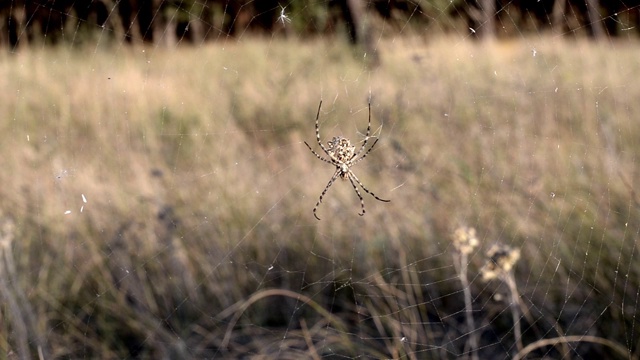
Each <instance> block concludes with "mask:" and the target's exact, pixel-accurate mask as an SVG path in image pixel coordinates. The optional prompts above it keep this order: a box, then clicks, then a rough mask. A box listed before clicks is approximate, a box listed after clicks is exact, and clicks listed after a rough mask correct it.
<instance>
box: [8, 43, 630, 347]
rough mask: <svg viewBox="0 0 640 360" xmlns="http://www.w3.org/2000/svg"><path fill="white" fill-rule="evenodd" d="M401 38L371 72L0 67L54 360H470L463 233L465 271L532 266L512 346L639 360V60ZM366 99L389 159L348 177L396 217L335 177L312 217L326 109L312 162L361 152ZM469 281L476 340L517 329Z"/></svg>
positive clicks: (16, 200) (23, 231) (569, 49)
mask: <svg viewBox="0 0 640 360" xmlns="http://www.w3.org/2000/svg"><path fill="white" fill-rule="evenodd" d="M394 40H395V41H391V40H380V41H379V42H378V44H377V46H378V48H379V50H380V54H381V59H382V65H381V66H380V67H377V68H370V67H369V65H368V64H367V62H366V59H364V58H363V56H362V54H359V53H358V52H357V51H352V50H351V49H349V48H348V47H346V45H345V44H343V43H341V42H339V41H335V40H331V41H330V40H326V41H324V40H310V41H305V42H298V41H285V40H264V39H262V40H258V39H250V38H244V39H242V41H239V42H237V43H226V44H224V45H223V44H222V43H215V44H210V45H207V46H205V47H198V48H191V47H184V48H178V49H162V48H127V47H114V48H109V49H98V50H97V52H94V51H93V49H91V50H89V49H74V50H73V51H69V50H67V49H64V48H57V49H40V50H38V49H23V50H22V51H20V52H19V53H17V54H13V55H9V54H3V55H2V58H1V59H0V88H2V89H4V94H3V100H2V103H1V104H0V116H1V117H0V118H1V119H2V122H1V124H2V126H1V131H0V144H1V145H0V146H2V153H3V154H5V156H4V159H3V171H2V172H1V173H0V181H1V182H2V184H3V186H2V188H0V199H1V200H0V203H1V204H2V216H3V217H4V218H10V219H12V220H13V221H15V224H16V230H15V240H14V241H13V242H12V244H11V252H12V254H13V256H14V257H15V259H16V263H17V264H16V266H17V276H18V283H19V287H20V288H21V289H22V291H24V293H25V294H26V296H27V297H28V299H29V302H30V304H31V305H32V308H33V310H30V311H33V312H34V317H35V318H36V319H37V329H30V331H36V332H38V333H39V334H41V335H42V336H43V338H44V339H45V340H44V343H43V345H42V346H43V348H44V351H46V352H47V353H48V354H49V355H52V356H70V357H80V356H82V357H86V356H89V357H93V356H101V357H114V358H115V357H120V358H121V357H127V356H132V355H134V356H150V357H157V356H160V355H166V356H174V357H175V356H178V357H183V356H194V357H202V356H219V357H224V356H236V355H238V354H241V353H262V354H270V355H272V356H278V355H275V354H279V356H285V355H286V356H292V357H295V356H296V354H298V355H300V356H302V355H301V354H305V355H308V356H313V355H314V354H315V355H318V354H319V355H328V354H331V353H336V354H344V355H347V356H357V355H365V356H374V357H377V356H383V357H399V356H409V357H412V356H416V357H417V358H423V357H424V356H428V357H432V358H442V357H447V356H449V355H451V354H460V353H461V352H463V351H464V346H463V345H464V341H465V337H464V336H463V335H462V334H465V333H468V332H469V331H474V330H469V329H467V330H464V329H463V330H460V329H458V330H456V328H457V327H461V325H460V324H462V323H463V319H464V314H462V313H460V311H462V310H463V308H464V306H463V305H460V304H463V301H462V293H461V292H460V284H459V282H458V280H457V275H456V272H455V269H454V268H453V266H452V265H453V264H452V260H451V259H452V257H451V253H452V251H453V249H452V247H451V246H450V243H449V241H448V239H449V237H450V234H451V233H452V232H453V230H454V229H455V228H456V227H457V226H458V225H470V226H474V227H476V229H477V230H478V234H479V237H480V240H481V242H483V245H482V246H483V248H482V249H481V250H478V251H477V252H476V253H475V254H471V255H469V260H470V265H469V271H471V272H473V271H476V274H477V270H478V269H479V268H480V266H481V265H482V263H483V261H484V260H483V253H484V251H486V250H487V249H488V248H489V247H490V245H491V244H493V243H494V242H503V243H508V244H510V245H511V246H515V247H520V248H521V249H522V256H521V260H520V263H519V264H518V266H517V268H516V282H517V284H518V287H519V292H520V295H521V300H522V302H523V303H524V304H526V305H527V306H529V308H530V312H531V315H532V316H533V318H534V319H535V320H536V323H535V324H532V325H531V324H529V325H530V327H526V326H524V325H522V326H523V337H524V343H525V345H526V344H529V343H532V342H533V340H535V339H537V338H539V337H540V336H541V335H540V334H548V335H547V336H546V337H548V338H555V337H558V336H565V335H567V336H568V335H572V336H574V335H583V334H587V333H589V334H590V335H595V336H600V337H604V338H607V339H608V340H611V341H613V342H616V343H619V344H622V346H624V347H626V348H627V349H629V351H630V354H631V352H632V351H636V354H637V351H638V343H637V338H638V337H637V334H638V323H637V319H636V318H635V317H634V315H633V314H634V313H637V311H638V308H637V305H636V304H637V300H638V299H637V296H638V295H637V293H636V292H635V290H633V289H637V288H638V287H639V286H640V283H639V281H638V279H639V277H640V266H638V265H637V264H638V261H637V260H638V259H637V257H638V253H637V241H638V240H637V239H638V232H639V229H640V223H639V222H638V219H640V217H639V216H638V215H640V214H639V212H638V208H639V206H640V197H639V196H638V195H637V194H636V193H635V189H636V188H637V182H635V181H634V179H636V178H637V177H638V176H637V174H638V160H637V155H636V154H639V153H640V147H639V144H640V143H639V142H638V139H639V138H640V131H639V129H640V128H639V127H638V126H637V119H636V117H637V116H636V115H637V114H638V113H640V105H638V104H639V102H638V99H640V86H638V85H636V81H635V76H636V74H638V73H640V61H638V60H637V53H638V50H640V49H639V47H640V46H639V45H638V44H635V43H626V42H625V43H614V44H593V43H590V42H586V41H585V42H582V41H569V42H567V41H562V40H560V39H555V38H543V39H524V40H522V41H519V42H504V43H503V42H497V43H493V44H482V45H480V44H474V43H468V42H465V41H463V40H460V39H457V38H455V39H453V38H446V39H442V40H437V41H433V42H431V43H424V42H422V41H421V40H419V39H416V38H407V39H400V38H395V39H394ZM534 49H535V53H536V54H535V56H534V55H533V50H534ZM369 94H371V99H372V128H373V129H374V130H375V135H376V136H378V137H379V139H380V140H379V143H378V145H377V146H376V148H375V149H374V150H373V151H372V152H371V153H370V154H369V155H368V157H367V159H366V160H364V161H363V162H361V163H359V164H358V165H357V167H356V168H355V169H354V171H355V173H356V174H357V175H358V176H359V178H360V179H361V180H362V181H363V183H364V184H365V186H367V187H368V188H369V189H370V190H372V191H374V192H375V193H376V194H377V195H379V196H380V197H382V198H390V199H391V203H388V204H387V203H381V202H377V201H375V200H374V199H373V198H372V197H370V196H369V195H367V194H364V193H363V196H364V200H365V205H366V209H367V213H366V215H365V216H364V217H359V216H358V215H357V212H358V211H359V210H360V209H359V206H360V205H359V203H358V201H357V198H356V195H355V194H353V190H352V189H351V186H350V185H349V184H348V183H342V182H338V183H336V184H334V186H333V187H332V188H331V190H330V191H329V193H328V194H327V195H326V197H325V200H324V202H323V204H322V205H321V206H320V208H319V210H318V212H319V216H320V217H321V218H322V219H323V220H322V221H320V222H318V221H316V220H315V219H314V218H313V216H312V213H311V209H312V208H313V205H314V204H315V202H316V201H317V197H318V195H319V194H320V192H321V191H322V189H323V188H324V186H325V185H326V183H327V181H328V180H329V178H330V176H331V174H332V171H333V169H332V168H331V166H330V165H328V164H326V163H323V162H321V161H318V160H317V159H316V158H315V157H314V156H313V155H312V154H310V153H309V151H308V150H307V149H306V147H305V146H304V144H303V141H307V142H309V143H310V144H313V143H314V142H315V134H314V119H315V112H316V110H317V106H318V102H319V100H320V99H323V101H324V103H323V109H322V112H321V114H320V124H321V133H322V136H323V139H324V140H325V141H326V139H327V138H330V137H331V136H334V135H344V136H347V137H348V138H350V139H352V140H353V141H361V140H362V139H363V138H362V134H363V133H364V131H365V130H366V121H367V106H366V104H367V99H368V97H369ZM316 148H317V146H316ZM83 195H84V196H85V197H86V199H87V203H84V202H83V200H82V196H83ZM81 206H83V211H82V212H80V207H81ZM68 210H70V211H71V213H70V214H67V215H65V212H66V211H68ZM474 269H475V270H474ZM469 277H470V279H471V285H470V286H471V290H472V291H471V292H472V293H474V296H475V300H474V308H475V310H478V311H479V313H478V314H474V316H476V318H477V319H478V321H476V323H477V324H488V327H489V328H491V329H492V330H491V331H493V332H492V334H494V335H492V336H496V335H495V334H507V333H510V332H511V331H512V330H510V328H509V327H508V326H507V327H506V328H505V325H504V324H503V322H501V321H498V320H496V319H495V318H494V317H496V316H498V315H497V314H499V313H501V311H502V309H503V308H504V305H503V304H499V303H493V302H491V295H492V291H493V290H495V289H496V288H497V289H499V287H497V286H490V287H489V288H487V285H486V284H484V283H482V282H481V281H480V280H478V277H477V275H473V274H471V275H470V276H469ZM272 288H274V289H280V290H281V291H282V293H286V294H287V295H286V296H285V297H279V296H278V294H280V292H278V291H273V292H267V293H266V294H268V295H269V296H266V295H265V296H263V294H265V293H261V292H260V291H267V290H266V289H272ZM287 291H294V292H299V293H300V294H301V295H304V298H305V299H311V300H310V301H312V302H313V306H311V302H310V301H307V300H300V301H295V300H294V299H293V297H292V296H291V294H290V293H289V292H287ZM252 296H253V297H252ZM249 299H259V300H255V301H254V300H251V301H249ZM565 301H567V304H565ZM303 303H306V304H309V305H310V306H303V305H302V304H303ZM237 309H242V311H243V312H242V313H237V312H236V310H237ZM2 311H3V313H2V317H3V318H6V319H7V320H6V322H4V324H5V325H3V326H4V328H2V329H0V347H1V348H2V350H4V351H11V350H13V351H17V347H18V346H19V342H18V340H20V339H17V340H16V339H15V337H16V335H12V334H13V332H12V329H13V327H14V326H15V324H17V322H16V321H15V319H16V318H19V317H20V314H19V313H16V312H15V311H11V310H10V309H8V308H4V309H3V310H2ZM21 311H22V312H25V311H27V310H24V309H22V310H21ZM326 311H328V312H326ZM331 314H333V315H337V316H338V318H334V317H332V316H333V315H331ZM236 316H242V317H237V318H236ZM502 316H505V315H502ZM434 319H435V320H438V321H436V322H437V324H435V325H434V323H433V322H434ZM461 319H462V320H461ZM482 319H486V321H485V322H482V321H481V320H482ZM506 319H507V321H509V318H508V317H506ZM235 321H237V324H236V323H235ZM523 321H524V320H523ZM457 322H459V324H458V325H456V323H457ZM230 323H231V324H232V325H235V326H232V327H231V328H230V329H229V328H228V325H229V324H230ZM12 324H13V325H12ZM634 326H635V328H634ZM285 331H289V336H288V337H285V336H284V334H285ZM457 331H458V332H457ZM475 331H488V332H491V331H489V330H487V329H486V328H485V329H484V330H475ZM402 337H409V338H410V340H409V341H408V342H403V341H400V339H401V338H402ZM458 337H460V339H459V340H456V341H454V340H452V339H456V338H458ZM543 337H544V336H543ZM223 338H224V340H225V343H224V344H223V343H222V341H223ZM247 339H251V340H247ZM483 341H485V343H483V344H482V346H484V351H485V352H486V353H485V356H490V355H492V356H493V355H495V356H504V355H505V349H508V348H509V346H512V341H513V339H512V338H510V337H509V336H507V337H506V338H502V340H490V339H486V338H485V339H484V340H483ZM500 341H502V342H503V343H502V344H501V343H500ZM223 345H225V346H224V347H223ZM30 346H31V351H32V355H34V354H37V351H38V349H37V345H36V344H35V343H34V342H33V341H32V342H30ZM575 346H576V347H578V345H575ZM547 350H548V349H547ZM554 351H556V350H554ZM447 352H449V355H446V354H447ZM577 353H580V351H579V350H576V352H573V353H571V354H569V355H571V356H576V354H577ZM283 354H285V355H283ZM542 354H544V353H542ZM558 354H559V353H551V355H552V356H557V355H558ZM510 355H511V356H513V355H514V352H513V349H512V350H511V352H510ZM636 356H637V355H636Z"/></svg>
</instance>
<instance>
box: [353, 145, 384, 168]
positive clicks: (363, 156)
mask: <svg viewBox="0 0 640 360" xmlns="http://www.w3.org/2000/svg"><path fill="white" fill-rule="evenodd" d="M378 140H379V139H376V141H374V142H373V145H371V147H370V148H369V150H367V152H366V153H364V155H362V157H360V158H359V159H356V160H355V161H354V162H352V163H351V165H349V166H353V165H355V164H357V163H359V162H360V161H361V160H362V159H364V158H365V157H366V156H367V155H368V154H369V153H370V152H371V150H373V147H374V146H376V144H377V143H378Z"/></svg>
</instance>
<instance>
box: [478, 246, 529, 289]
mask: <svg viewBox="0 0 640 360" xmlns="http://www.w3.org/2000/svg"><path fill="white" fill-rule="evenodd" d="M487 257H488V258H489V259H488V260H487V263H486V264H485V265H484V266H483V267H482V270H480V272H481V273H482V279H483V280H484V281H489V280H492V279H495V278H496V277H499V276H501V275H503V274H506V273H508V272H510V271H511V270H513V267H514V266H515V265H516V263H517V262H518V260H519V259H520V249H515V248H512V247H510V246H508V245H501V244H495V245H493V246H491V248H490V249H489V251H487Z"/></svg>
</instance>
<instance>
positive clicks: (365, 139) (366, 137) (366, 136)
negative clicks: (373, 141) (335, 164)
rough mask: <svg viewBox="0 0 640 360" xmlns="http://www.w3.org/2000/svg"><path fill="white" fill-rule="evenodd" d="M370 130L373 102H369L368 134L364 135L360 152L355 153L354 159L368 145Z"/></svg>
mask: <svg viewBox="0 0 640 360" xmlns="http://www.w3.org/2000/svg"><path fill="white" fill-rule="evenodd" d="M370 131H371V102H369V125H367V134H366V135H365V136H364V141H363V142H362V146H361V147H360V150H358V152H357V153H356V154H355V155H353V159H355V158H357V157H358V155H360V153H362V151H363V150H364V148H365V147H366V146H367V141H368V140H369V132H370ZM372 147H373V146H372Z"/></svg>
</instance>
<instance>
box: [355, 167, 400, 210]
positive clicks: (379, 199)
mask: <svg viewBox="0 0 640 360" xmlns="http://www.w3.org/2000/svg"><path fill="white" fill-rule="evenodd" d="M352 177H353V180H355V181H356V182H357V183H358V185H360V187H361V188H362V190H364V191H366V192H367V194H369V195H371V196H373V197H374V198H376V200H378V201H382V202H390V201H391V200H385V199H381V198H379V197H377V196H376V194H374V193H372V192H371V191H369V189H367V188H366V187H365V186H364V185H362V182H361V181H360V179H358V177H357V176H356V174H354V173H353V171H351V170H349V180H351V178H352Z"/></svg>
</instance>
